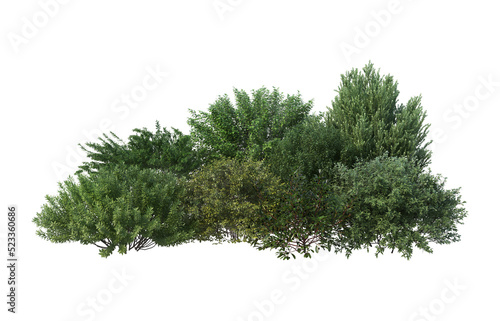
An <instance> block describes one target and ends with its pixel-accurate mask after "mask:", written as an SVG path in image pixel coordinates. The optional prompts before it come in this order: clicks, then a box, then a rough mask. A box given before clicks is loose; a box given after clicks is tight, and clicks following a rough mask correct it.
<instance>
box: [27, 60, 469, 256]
mask: <svg viewBox="0 0 500 321" xmlns="http://www.w3.org/2000/svg"><path fill="white" fill-rule="evenodd" d="M398 95H399V91H398V89H397V82H396V81H394V79H393V78H392V76H390V75H385V76H381V75H380V73H379V72H378V71H377V70H375V69H374V67H373V65H372V64H371V63H369V64H368V65H366V66H365V67H364V68H363V69H362V70H357V69H353V70H351V71H349V72H347V73H346V74H344V75H342V76H341V83H340V85H339V87H338V90H337V96H336V97H335V99H334V100H333V101H332V106H331V107H330V108H328V110H327V111H326V112H324V113H320V114H319V115H315V114H311V113H310V111H311V109H312V107H313V104H312V101H307V102H304V101H303V100H302V98H301V96H300V94H297V95H287V96H285V95H283V94H282V93H280V92H279V91H278V89H276V88H274V89H273V90H268V89H266V88H261V89H258V90H254V91H252V93H251V95H249V94H247V93H246V92H245V91H243V90H237V89H235V90H234V96H235V100H234V102H233V101H231V99H230V98H229V96H228V95H224V96H220V97H219V98H218V99H217V100H216V101H215V102H214V103H213V104H211V105H210V106H209V108H208V111H206V112H205V111H193V110H191V111H190V112H191V116H190V117H189V119H188V124H189V125H190V127H191V132H190V134H189V135H185V134H183V133H182V132H181V131H179V130H177V129H172V131H169V130H167V129H166V128H162V127H160V124H159V123H158V122H157V123H156V131H154V132H151V131H149V130H147V129H145V128H144V129H135V130H134V134H133V135H131V136H130V137H129V138H128V141H122V140H121V139H120V138H119V137H117V136H116V135H114V134H113V133H110V134H109V135H104V137H102V138H100V141H99V142H98V143H87V144H86V145H85V146H81V147H82V148H83V149H84V150H85V151H86V152H87V156H88V159H89V161H88V162H85V163H83V164H82V165H81V166H80V169H79V171H77V172H76V173H75V175H74V177H70V178H69V179H68V180H66V181H65V182H62V183H59V185H60V190H59V194H58V195H56V196H47V203H46V204H45V205H43V207H42V210H41V212H40V213H38V214H37V215H36V217H35V218H34V222H35V224H36V225H37V226H38V227H39V230H38V231H37V233H38V235H40V236H41V237H43V238H45V239H47V240H50V241H52V242H67V241H79V242H81V243H82V244H94V245H96V246H98V247H100V254H101V255H102V256H104V257H107V256H109V255H110V254H111V253H112V252H113V251H114V250H115V249H118V252H119V253H122V254H123V253H126V252H127V251H129V250H131V249H135V250H141V249H142V250H145V249H150V248H152V247H154V246H155V245H159V246H174V245H178V244H182V243H185V242H191V241H211V242H248V243H249V244H251V245H252V246H254V247H256V248H257V249H259V250H263V249H273V250H275V251H276V253H277V255H278V257H280V258H283V259H289V258H290V256H293V257H295V254H296V253H299V254H302V255H304V256H305V257H311V253H313V252H315V251H318V250H320V249H326V250H328V251H332V250H333V251H334V252H336V253H337V252H343V253H345V254H346V255H347V256H349V255H350V254H351V253H352V251H353V250H356V249H362V248H366V249H369V248H371V247H373V248H374V249H375V253H376V255H378V254H379V253H383V252H384V251H385V250H386V249H387V250H390V251H391V252H392V251H394V250H397V251H398V252H399V253H401V255H402V256H404V257H406V258H410V257H411V255H412V252H413V249H414V248H415V247H417V248H420V249H422V250H424V251H427V252H432V249H431V247H430V243H438V244H445V243H451V242H456V241H459V240H460V235H459V234H458V232H457V224H461V223H462V220H463V218H464V217H465V216H466V211H465V209H464V208H463V203H464V202H463V201H461V198H460V194H459V189H451V190H447V189H445V186H444V184H445V179H444V178H443V177H441V176H440V175H433V174H432V173H431V172H430V170H429V169H428V165H429V163H430V157H431V153H430V151H429V150H428V149H427V147H428V144H429V143H430V142H425V140H426V135H427V133H428V128H429V125H428V124H424V120H425V116H426V114H425V111H424V110H423V108H422V106H421V98H420V97H414V98H411V99H410V100H409V101H408V102H407V103H406V104H401V103H398Z"/></svg>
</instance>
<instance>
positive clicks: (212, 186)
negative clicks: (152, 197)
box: [185, 158, 281, 241]
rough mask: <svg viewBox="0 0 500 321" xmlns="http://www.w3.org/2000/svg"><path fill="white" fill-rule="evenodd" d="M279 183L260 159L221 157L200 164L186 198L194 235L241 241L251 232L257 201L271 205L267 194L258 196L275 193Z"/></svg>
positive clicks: (258, 204) (188, 184)
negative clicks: (194, 223)
mask: <svg viewBox="0 0 500 321" xmlns="http://www.w3.org/2000/svg"><path fill="white" fill-rule="evenodd" d="M280 185H281V182H280V180H279V179H278V178H277V177H275V176H274V175H272V174H271V173H270V172H269V170H268V169H267V168H266V166H265V165H264V164H263V163H262V162H261V161H252V160H237V159H234V158H233V159H228V158H222V159H220V160H216V161H214V162H213V163H211V164H209V165H206V166H203V167H202V168H201V169H200V170H199V171H197V172H195V173H194V174H193V176H192V178H191V180H189V182H188V183H187V186H188V189H187V194H186V201H185V204H186V205H185V206H186V207H187V211H189V213H190V214H191V215H193V218H194V220H195V221H196V224H197V231H198V232H197V233H198V234H197V238H198V239H199V240H210V241H228V240H230V241H241V240H243V239H245V238H247V237H251V236H253V235H254V234H255V232H256V229H258V228H259V226H258V225H256V223H255V222H256V216H257V215H258V210H259V208H260V205H262V204H263V206H267V207H270V208H272V207H273V204H272V200H271V201H269V200H268V199H270V198H269V197H266V200H264V201H261V200H260V199H259V197H263V196H264V195H265V196H269V195H273V194H275V193H277V192H278V191H279V190H280V189H279V187H280ZM259 191H260V193H259Z"/></svg>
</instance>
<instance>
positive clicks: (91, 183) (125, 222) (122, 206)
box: [34, 166, 193, 257]
mask: <svg viewBox="0 0 500 321" xmlns="http://www.w3.org/2000/svg"><path fill="white" fill-rule="evenodd" d="M59 186H60V190H59V194H58V195H57V196H53V197H51V196H47V204H45V205H44V206H43V207H42V211H41V212H40V213H39V214H38V215H37V216H36V217H35V219H34V222H35V223H36V225H37V226H38V227H39V228H40V229H39V230H38V232H37V233H38V235H39V236H41V237H42V238H44V239H47V240H50V241H52V242H56V243H61V242H67V241H79V242H80V243H82V244H94V245H97V246H98V247H99V248H100V249H101V250H100V254H101V256H104V257H107V256H109V255H110V254H111V253H112V252H113V251H114V250H115V249H116V248H118V252H119V253H122V254H124V253H126V252H127V251H128V250H131V249H135V250H141V249H142V250H144V249H149V248H152V247H154V246H155V245H162V246H170V245H176V244H180V243H182V242H185V241H187V240H189V239H190V238H191V237H192V234H193V233H192V231H191V230H190V225H189V220H188V219H187V217H186V215H185V214H184V213H183V212H182V211H181V210H180V203H179V202H180V201H179V200H180V197H181V195H182V193H183V192H184V187H183V184H181V183H180V182H179V180H178V179H177V178H176V176H175V175H174V174H172V173H169V172H163V171H160V170H153V169H139V168H138V167H137V166H132V167H119V166H116V167H107V168H103V169H101V170H99V172H98V173H95V174H94V175H91V176H88V175H83V174H78V175H77V180H75V179H73V178H69V179H68V180H67V181H65V182H64V183H60V184H59Z"/></svg>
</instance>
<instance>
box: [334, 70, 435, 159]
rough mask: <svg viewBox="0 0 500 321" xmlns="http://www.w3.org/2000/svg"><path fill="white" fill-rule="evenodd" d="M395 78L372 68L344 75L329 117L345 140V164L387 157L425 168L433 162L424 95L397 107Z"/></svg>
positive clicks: (343, 156) (343, 155) (397, 94)
mask: <svg viewBox="0 0 500 321" xmlns="http://www.w3.org/2000/svg"><path fill="white" fill-rule="evenodd" d="M397 85H398V84H397V82H396V81H394V79H393V77H392V76H391V75H385V76H381V75H380V73H379V71H377V70H375V68H374V67H373V64H372V63H368V64H367V65H366V66H365V67H364V68H363V69H362V71H359V70H358V69H353V70H351V71H349V72H347V73H346V74H344V75H342V76H341V84H340V85H339V88H338V90H337V94H338V95H337V96H336V97H335V99H334V101H332V107H331V108H329V109H328V112H327V114H326V116H327V124H328V125H330V126H333V127H334V128H335V129H337V130H338V131H339V133H340V134H341V135H342V138H343V139H344V140H345V143H346V145H345V147H344V151H343V153H342V159H341V161H342V163H344V164H348V165H350V166H352V165H353V164H354V163H355V162H356V160H357V159H362V160H370V159H374V158H375V157H377V156H382V155H383V154H384V153H385V152H387V153H388V154H389V156H404V157H410V158H413V159H414V161H415V163H416V164H418V165H419V166H420V167H421V168H424V167H425V166H427V165H428V164H429V162H430V156H431V152H430V151H429V150H428V149H427V146H428V145H429V144H430V143H431V142H427V143H426V142H425V139H426V136H427V134H428V128H429V125H428V124H424V120H425V117H426V113H425V111H424V110H423V108H422V105H421V96H416V97H413V98H410V100H409V101H408V102H407V103H406V105H404V104H398V96H399V90H398V88H397Z"/></svg>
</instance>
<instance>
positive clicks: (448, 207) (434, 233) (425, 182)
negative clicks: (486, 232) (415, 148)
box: [336, 155, 466, 258]
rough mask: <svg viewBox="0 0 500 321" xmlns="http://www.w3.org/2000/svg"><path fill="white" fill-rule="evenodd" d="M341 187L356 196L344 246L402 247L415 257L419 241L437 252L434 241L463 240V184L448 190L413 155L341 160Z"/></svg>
mask: <svg viewBox="0 0 500 321" xmlns="http://www.w3.org/2000/svg"><path fill="white" fill-rule="evenodd" d="M338 172H339V177H338V182H337V184H336V185H337V191H336V192H337V193H339V194H343V195H345V196H346V197H347V198H348V199H349V198H355V199H356V201H355V202H354V203H353V205H352V207H351V210H352V212H351V213H352V215H351V217H350V219H349V221H348V222H349V225H348V226H347V228H346V229H345V230H344V233H343V234H342V246H341V248H340V249H338V250H346V253H347V255H350V254H351V252H352V250H354V249H360V248H369V247H371V246H375V247H376V254H377V255H378V254H379V253H383V252H384V250H385V249H390V250H391V251H394V250H398V252H400V253H401V254H402V256H404V257H406V258H410V257H411V255H412V253H413V247H414V246H415V247H417V248H420V249H423V250H425V251H427V252H432V249H431V248H430V246H429V243H430V242H434V243H437V244H446V243H451V242H457V241H459V240H460V236H459V235H458V233H457V224H461V223H462V220H463V218H464V217H465V215H466V212H465V210H464V209H463V207H462V205H463V204H464V202H462V201H461V199H460V195H459V189H452V190H446V189H445V188H444V183H445V180H444V179H442V178H441V176H439V175H437V176H433V175H431V173H430V172H429V171H427V172H423V173H422V172H421V169H420V168H419V167H418V166H416V165H415V164H414V163H413V162H411V161H410V160H409V159H407V158H401V157H388V156H387V155H384V156H380V157H377V158H375V159H374V160H371V161H367V162H359V163H356V164H355V166H354V167H353V168H348V167H347V166H345V165H339V166H338Z"/></svg>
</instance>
